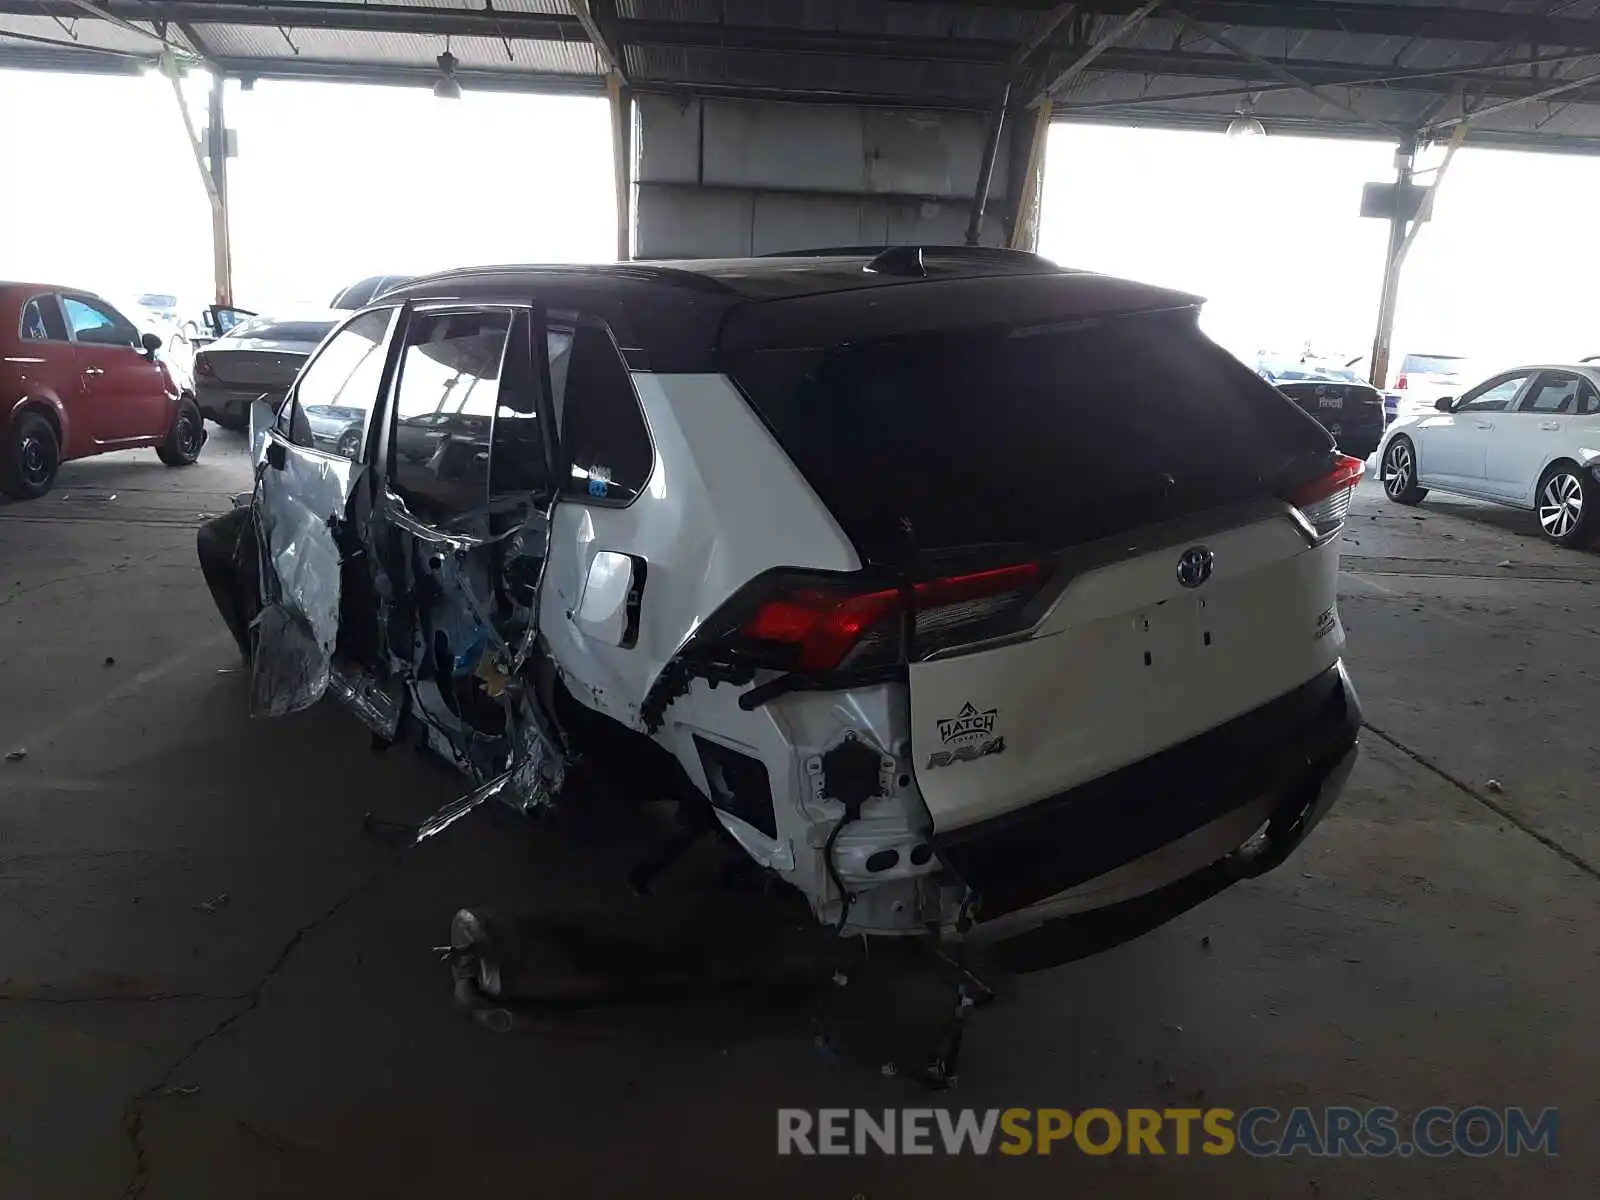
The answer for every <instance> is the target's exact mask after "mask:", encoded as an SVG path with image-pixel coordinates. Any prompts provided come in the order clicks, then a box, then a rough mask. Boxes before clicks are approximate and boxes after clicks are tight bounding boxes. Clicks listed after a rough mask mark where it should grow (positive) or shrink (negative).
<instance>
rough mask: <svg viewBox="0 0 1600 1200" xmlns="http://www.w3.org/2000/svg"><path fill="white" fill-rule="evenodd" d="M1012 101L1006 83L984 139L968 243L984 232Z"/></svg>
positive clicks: (973, 243)
mask: <svg viewBox="0 0 1600 1200" xmlns="http://www.w3.org/2000/svg"><path fill="white" fill-rule="evenodd" d="M1010 103H1011V85H1010V84H1009V83H1008V84H1006V87H1005V91H1003V92H1002V93H1001V94H1000V103H999V105H997V106H996V108H995V110H994V114H993V115H992V116H991V117H990V118H989V131H988V133H987V135H986V136H985V137H984V141H983V159H982V161H981V162H980V163H979V164H978V183H977V186H976V187H974V188H973V190H972V209H971V212H970V213H969V215H968V217H967V245H969V246H976V245H977V244H978V241H979V238H980V237H981V236H982V234H983V210H984V208H985V207H987V206H988V203H989V185H990V183H992V182H993V180H994V163H995V159H996V158H998V157H999V154H1000V136H1001V134H1003V133H1004V132H1005V128H1006V106H1007V105H1009V104H1010Z"/></svg>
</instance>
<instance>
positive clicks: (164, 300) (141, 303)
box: [135, 292, 204, 341]
mask: <svg viewBox="0 0 1600 1200" xmlns="http://www.w3.org/2000/svg"><path fill="white" fill-rule="evenodd" d="M135 303H136V304H137V305H138V307H139V308H140V309H142V310H143V311H144V312H147V313H149V314H150V315H151V316H152V317H155V318H156V319H157V320H160V321H164V322H166V323H167V324H168V325H170V326H172V328H173V329H175V330H177V331H178V332H179V333H180V334H182V335H183V336H184V337H185V338H187V339H189V340H190V341H193V340H194V339H195V338H196V337H198V336H199V335H200V330H201V328H202V326H201V317H200V314H201V312H202V311H204V310H203V306H202V305H198V304H189V303H186V302H185V301H182V300H180V299H179V298H178V297H177V296H175V295H173V294H172V293H170V292H143V293H141V294H140V295H139V296H138V297H137V299H136V300H135Z"/></svg>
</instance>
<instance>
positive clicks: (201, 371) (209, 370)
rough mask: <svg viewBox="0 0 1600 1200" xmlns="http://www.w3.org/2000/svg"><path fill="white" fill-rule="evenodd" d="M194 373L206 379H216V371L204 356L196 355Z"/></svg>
mask: <svg viewBox="0 0 1600 1200" xmlns="http://www.w3.org/2000/svg"><path fill="white" fill-rule="evenodd" d="M194 373H195V374H196V375H204V376H205V377H206V378H207V379H215V378H216V377H217V369H216V368H215V367H213V366H212V365H211V360H210V359H209V358H207V357H206V356H205V355H203V354H201V355H197V356H196V357H195V360H194Z"/></svg>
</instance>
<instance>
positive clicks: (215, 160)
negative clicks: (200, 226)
mask: <svg viewBox="0 0 1600 1200" xmlns="http://www.w3.org/2000/svg"><path fill="white" fill-rule="evenodd" d="M161 73H162V74H163V75H164V76H166V79H167V82H168V83H169V84H171V85H172V97H173V99H174V100H176V101H177V102H178V115H179V116H180V117H181V118H183V129H184V132H185V133H186V134H187V135H188V140H189V149H190V150H192V151H193V152H194V165H195V166H196V167H198V168H199V170H200V182H201V183H202V184H203V185H204V186H205V189H206V199H207V200H209V201H210V202H211V252H212V268H213V272H214V276H215V281H216V296H217V299H216V302H217V303H218V304H223V305H231V304H232V303H233V250H232V246H231V245H230V241H229V234H228V191H227V189H228V128H227V125H226V124H225V122H224V121H223V118H222V75H221V74H220V73H218V72H216V71H213V72H212V74H211V102H210V106H209V107H210V115H209V119H208V121H207V123H206V130H205V136H204V137H203V138H202V137H201V135H200V133H199V132H198V131H197V130H196V129H195V124H194V117H193V115H192V114H191V113H190V112H189V102H188V100H187V99H185V98H184V95H183V74H182V71H181V69H180V67H179V64H178V59H177V58H176V56H174V55H172V54H170V53H164V54H162V56H161Z"/></svg>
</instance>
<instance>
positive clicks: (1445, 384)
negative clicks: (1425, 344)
mask: <svg viewBox="0 0 1600 1200" xmlns="http://www.w3.org/2000/svg"><path fill="white" fill-rule="evenodd" d="M1390 362H1391V364H1395V363H1398V364H1399V365H1398V366H1393V365H1391V371H1392V373H1393V375H1394V386H1393V388H1392V389H1391V390H1393V391H1394V392H1396V393H1398V394H1399V397H1400V401H1399V405H1398V411H1399V414H1400V415H1401V416H1410V415H1413V414H1415V413H1419V412H1430V411H1432V409H1433V405H1434V402H1435V401H1436V400H1438V399H1439V397H1441V396H1459V395H1460V394H1461V392H1462V391H1463V390H1464V389H1465V388H1466V386H1467V385H1468V384H1470V383H1471V382H1472V380H1473V379H1474V378H1482V376H1481V375H1480V374H1478V372H1477V371H1476V369H1475V368H1474V367H1473V366H1472V364H1471V362H1470V361H1469V360H1467V359H1466V358H1464V357H1462V356H1460V355H1457V354H1404V355H1398V356H1396V357H1395V358H1393V359H1391V360H1390ZM1373 382H1374V383H1376V382H1377V380H1374V381H1373Z"/></svg>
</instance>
